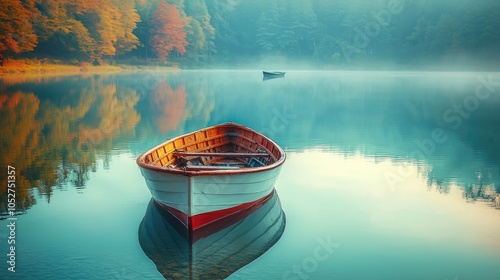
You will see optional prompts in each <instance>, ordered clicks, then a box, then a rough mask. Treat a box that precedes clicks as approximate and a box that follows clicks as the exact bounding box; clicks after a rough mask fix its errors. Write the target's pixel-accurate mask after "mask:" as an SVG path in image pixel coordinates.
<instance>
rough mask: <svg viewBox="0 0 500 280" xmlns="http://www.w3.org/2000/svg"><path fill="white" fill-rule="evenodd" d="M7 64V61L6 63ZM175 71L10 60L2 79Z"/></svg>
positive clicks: (1, 71) (0, 68) (1, 72)
mask: <svg viewBox="0 0 500 280" xmlns="http://www.w3.org/2000/svg"><path fill="white" fill-rule="evenodd" d="M4 62H5V61H4ZM151 70H155V71H174V70H180V69H179V68H178V67H169V66H157V65H128V64H118V65H109V64H108V65H99V66H94V65H90V63H82V64H81V65H70V64H63V63H42V62H40V61H33V60H10V61H8V62H6V63H4V65H3V66H0V77H8V76H71V75H92V74H116V73H121V72H140V71H151Z"/></svg>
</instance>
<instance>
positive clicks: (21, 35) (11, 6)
mask: <svg viewBox="0 0 500 280" xmlns="http://www.w3.org/2000/svg"><path fill="white" fill-rule="evenodd" d="M23 2H26V5H29V4H32V2H31V1H20V0H0V7H1V8H0V53H1V52H5V51H11V52H15V53H21V52H26V51H31V50H33V48H34V47H35V46H36V44H37V36H36V34H35V33H34V31H33V24H32V19H31V18H32V16H33V13H32V12H33V11H32V10H31V9H29V8H27V7H25V6H23Z"/></svg>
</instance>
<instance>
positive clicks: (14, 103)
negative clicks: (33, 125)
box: [7, 92, 23, 108]
mask: <svg viewBox="0 0 500 280" xmlns="http://www.w3.org/2000/svg"><path fill="white" fill-rule="evenodd" d="M22 95H23V94H22V93H20V92H16V93H15V94H14V95H13V96H11V97H10V99H9V103H8V104H7V106H8V107H9V108H14V107H16V106H17V105H18V104H19V102H20V101H21V97H22Z"/></svg>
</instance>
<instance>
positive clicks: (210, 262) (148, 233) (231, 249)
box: [139, 191, 286, 279]
mask: <svg viewBox="0 0 500 280" xmlns="http://www.w3.org/2000/svg"><path fill="white" fill-rule="evenodd" d="M285 220H286V218H285V213H284V212H283V210H282V209H281V204H280V201H279V198H278V195H277V194H276V192H275V191H273V192H271V193H270V194H269V195H268V196H267V197H266V199H265V200H264V201H262V202H261V203H258V204H255V205H253V206H252V207H249V208H245V209H242V210H241V211H240V212H238V213H235V214H234V215H232V216H228V217H226V218H224V219H221V220H218V221H215V222H213V223H211V224H209V225H207V226H205V227H201V228H199V229H197V230H195V231H191V230H189V229H188V228H186V227H185V226H184V225H183V224H182V223H180V222H179V220H177V219H176V217H175V216H173V215H172V214H171V213H170V212H168V211H165V210H164V208H162V207H161V206H159V205H158V204H157V203H155V201H154V200H152V201H150V203H149V205H148V208H147V210H146V213H145V215H144V218H143V219H142V222H141V224H140V226H139V244H140V246H141V248H142V250H143V251H144V253H145V254H146V255H147V256H148V257H149V258H150V259H151V261H153V263H154V264H155V265H156V267H157V270H158V271H159V272H160V273H161V274H162V275H163V276H164V277H165V279H225V278H226V277H228V276H230V275H231V274H232V273H234V272H235V271H237V270H238V269H240V268H241V267H243V266H245V265H247V264H249V263H251V262H252V261H254V260H255V259H257V258H258V257H259V256H261V255H262V254H264V253H265V252H266V251H267V250H269V248H271V247H272V246H273V245H274V244H275V243H276V242H277V241H278V240H279V239H280V238H281V236H282V234H283V232H284V230H285V224H286V221H285Z"/></svg>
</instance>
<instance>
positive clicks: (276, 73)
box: [262, 71, 286, 77]
mask: <svg viewBox="0 0 500 280" xmlns="http://www.w3.org/2000/svg"><path fill="white" fill-rule="evenodd" d="M262 73H263V74H264V76H271V77H277V76H285V73H286V72H279V71H262Z"/></svg>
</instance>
